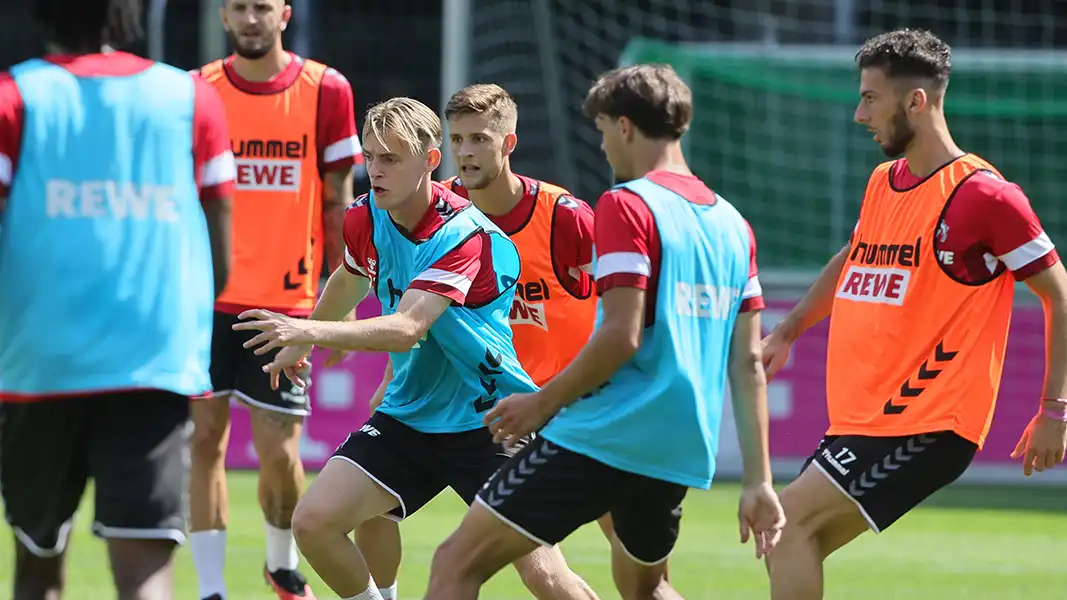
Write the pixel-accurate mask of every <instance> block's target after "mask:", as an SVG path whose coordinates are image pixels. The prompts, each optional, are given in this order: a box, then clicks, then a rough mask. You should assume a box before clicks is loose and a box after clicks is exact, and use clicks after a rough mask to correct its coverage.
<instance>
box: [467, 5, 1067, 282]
mask: <svg viewBox="0 0 1067 600" xmlns="http://www.w3.org/2000/svg"><path fill="white" fill-rule="evenodd" d="M939 4H940V6H941V7H940V8H931V7H929V6H927V7H925V8H922V9H918V8H914V7H912V8H910V9H909V6H910V5H909V3H905V2H891V1H887V0H883V1H874V2H867V3H859V2H854V1H853V0H836V1H835V0H794V1H791V2H785V1H774V2H772V1H766V0H752V1H749V2H729V1H724V0H714V1H713V0H643V1H638V2H634V1H629V0H597V1H588V0H578V1H571V0H471V10H470V29H471V33H472V35H471V37H470V40H471V42H470V55H471V62H470V69H469V74H470V79H471V81H491V82H496V83H499V84H501V85H503V86H504V87H505V88H506V89H508V90H509V92H511V93H512V94H513V95H514V96H515V97H516V99H517V101H518V103H519V107H520V111H519V112H520V115H519V130H518V133H519V138H520V142H519V148H518V150H517V152H516V154H515V158H514V164H515V167H516V169H517V170H519V171H520V172H524V173H528V174H530V175H533V176H537V177H541V178H544V179H548V180H550V181H554V182H557V183H560V184H561V185H564V186H567V187H569V188H571V189H572V191H574V192H575V193H577V194H579V195H581V196H582V197H583V198H585V199H587V200H589V201H593V200H595V199H596V197H597V195H598V194H599V193H600V192H601V191H602V190H603V189H604V188H605V187H606V186H608V185H610V184H611V173H610V171H609V169H608V167H607V165H606V162H605V161H604V159H603V156H602V154H601V151H600V138H599V135H598V133H597V132H596V130H595V129H594V127H593V126H592V124H591V123H589V122H588V121H587V120H586V119H585V118H584V117H583V116H582V115H581V112H580V107H581V101H582V98H583V96H584V93H585V91H586V90H587V88H588V86H589V84H590V82H591V81H592V80H593V79H594V78H595V76H596V75H597V74H598V73H600V72H602V71H604V70H606V69H609V68H612V67H615V66H618V65H621V64H629V63H636V62H667V63H670V64H672V65H674V67H675V68H676V69H677V70H678V71H679V72H680V74H681V75H682V76H683V78H685V79H686V81H687V82H688V83H689V85H690V86H691V87H692V89H693V94H694V100H695V115H694V121H693V125H692V129H691V131H690V132H689V133H688V134H687V136H686V137H685V139H684V143H685V148H686V150H687V155H688V158H689V160H690V165H691V167H692V168H693V170H694V171H695V172H696V173H697V174H698V175H700V176H701V177H703V178H704V179H705V180H706V181H707V182H708V183H709V185H711V186H712V187H713V188H715V189H716V191H718V192H719V193H721V194H722V195H723V196H725V197H726V198H728V199H730V200H731V201H732V202H734V203H735V204H736V205H737V206H738V207H739V208H740V209H741V210H742V212H743V213H744V214H745V215H746V216H747V217H748V218H749V220H750V221H751V222H752V224H753V227H754V228H755V230H756V233H757V236H758V238H759V241H760V261H761V263H762V266H763V268H764V269H767V270H770V271H775V272H785V273H789V272H793V273H802V274H804V277H805V278H808V277H810V275H811V274H812V273H813V272H814V270H816V269H818V268H819V267H820V266H821V265H822V264H823V263H824V262H825V261H826V259H827V258H828V257H829V256H830V254H832V253H833V252H834V251H836V250H837V249H838V248H840V246H841V244H842V243H844V242H845V241H846V240H847V237H848V234H849V232H850V231H851V229H852V226H853V224H854V223H855V219H856V215H857V213H858V210H859V200H860V198H861V195H862V192H863V188H864V185H865V184H866V181H867V177H868V176H869V174H870V172H871V169H872V168H873V167H874V166H875V165H876V164H877V163H878V162H880V161H881V160H884V155H882V154H881V151H880V149H879V148H878V147H877V145H876V144H875V143H874V142H873V141H871V139H870V136H869V134H868V133H867V132H866V130H865V129H864V128H863V127H862V126H859V125H856V124H855V123H853V122H852V114H853V111H854V109H855V106H856V102H857V100H858V95H857V86H858V78H857V74H856V70H855V66H854V63H853V56H854V54H855V52H856V50H857V49H858V47H859V45H860V44H861V43H862V41H863V40H864V39H865V38H866V37H867V36H869V35H873V34H875V33H878V32H880V31H883V30H886V29H891V28H895V27H899V26H914V27H925V28H929V29H931V30H932V31H934V32H935V33H936V34H938V35H940V36H941V37H943V38H944V39H946V41H948V42H949V43H950V44H952V45H953V48H954V53H953V76H952V83H951V85H950V90H949V96H948V100H947V107H946V109H947V114H948V118H949V124H950V126H951V127H952V131H953V134H954V135H955V137H956V140H957V142H958V143H959V144H960V145H961V146H962V147H964V148H965V149H967V150H969V151H972V152H975V153H978V154H980V155H982V156H983V157H985V158H987V159H988V160H990V161H991V162H992V163H993V164H995V165H997V167H998V168H999V169H1001V170H1002V171H1003V172H1004V174H1005V175H1006V176H1007V177H1008V178H1010V179H1012V180H1014V181H1016V182H1017V183H1019V184H1020V185H1022V186H1023V189H1024V190H1026V191H1027V193H1028V194H1029V195H1030V197H1031V199H1032V201H1033V203H1034V205H1035V208H1036V209H1037V210H1038V213H1039V214H1040V215H1041V217H1042V219H1043V220H1044V223H1045V226H1046V228H1047V229H1048V230H1049V233H1050V235H1051V236H1052V237H1053V239H1067V216H1065V214H1064V209H1063V208H1062V204H1063V203H1062V200H1061V198H1062V192H1061V191H1060V190H1062V189H1063V188H1064V184H1067V169H1065V168H1064V166H1063V164H1062V163H1060V162H1059V161H1060V160H1062V159H1063V158H1064V157H1067V52H1062V53H1061V52H1059V51H1057V49H1056V48H1055V47H1054V46H1053V40H1054V39H1057V35H1056V34H1057V32H1058V33H1059V34H1060V35H1058V39H1059V40H1061V41H1062V40H1063V39H1067V38H1065V36H1064V35H1062V34H1063V33H1064V32H1065V31H1067V19H1065V18H1064V17H1055V16H1054V15H1055V11H1053V10H1052V6H1051V4H1052V3H1051V2H1041V1H1035V2H1027V3H1023V2H1018V1H1014V2H1012V1H1004V2H999V3H995V2H982V3H973V2H970V3H964V2H962V0H960V1H958V2H955V3H953V2H950V1H944V2H940V3H939ZM997 4H999V5H1001V8H995V5H997ZM965 5H970V6H974V5H977V6H980V7H984V8H979V9H977V10H975V9H971V8H963V7H964V6H965Z"/></svg>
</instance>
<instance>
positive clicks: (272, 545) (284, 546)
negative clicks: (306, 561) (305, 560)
mask: <svg viewBox="0 0 1067 600" xmlns="http://www.w3.org/2000/svg"><path fill="white" fill-rule="evenodd" d="M265 525H266V526H267V570H268V571H270V572H271V573H273V572H275V571H277V570H278V569H285V570H287V571H295V570H296V567H297V565H299V564H300V555H299V554H297V551H296V540H295V539H293V530H292V529H278V528H277V527H275V526H273V525H271V524H270V523H265Z"/></svg>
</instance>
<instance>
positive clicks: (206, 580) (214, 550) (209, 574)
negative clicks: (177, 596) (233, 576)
mask: <svg viewBox="0 0 1067 600" xmlns="http://www.w3.org/2000/svg"><path fill="white" fill-rule="evenodd" d="M189 550H190V551H191V552H192V553H193V565H194V566H195V567H196V580H197V583H198V584H199V586H200V596H199V597H200V598H208V597H210V596H212V595H214V594H218V595H220V596H222V597H223V598H225V597H226V577H225V575H224V573H225V572H226V530H225V529H211V530H208V531H194V532H192V533H191V534H189Z"/></svg>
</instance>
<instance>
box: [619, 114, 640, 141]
mask: <svg viewBox="0 0 1067 600" xmlns="http://www.w3.org/2000/svg"><path fill="white" fill-rule="evenodd" d="M615 126H616V127H618V128H619V133H621V134H622V139H624V140H626V141H627V142H632V141H634V132H635V131H636V130H635V129H634V122H633V121H631V120H630V118H629V117H623V116H620V117H619V118H618V119H616V120H615Z"/></svg>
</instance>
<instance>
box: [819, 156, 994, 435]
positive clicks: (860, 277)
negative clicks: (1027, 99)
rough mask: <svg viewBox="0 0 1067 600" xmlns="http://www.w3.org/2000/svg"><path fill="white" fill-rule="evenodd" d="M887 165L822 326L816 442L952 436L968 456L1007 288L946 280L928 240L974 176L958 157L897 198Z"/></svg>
mask: <svg viewBox="0 0 1067 600" xmlns="http://www.w3.org/2000/svg"><path fill="white" fill-rule="evenodd" d="M892 165H893V163H892V162H887V163H883V164H881V165H879V166H878V167H877V168H876V169H875V170H874V173H873V174H872V175H871V178H870V181H869V183H868V184H867V191H866V194H865V196H864V201H863V207H862V208H861V210H860V217H859V224H858V226H857V228H856V232H855V233H854V234H853V239H852V245H851V250H850V252H849V256H848V260H847V261H846V262H845V266H844V268H843V269H842V271H841V277H840V279H839V280H838V283H837V291H836V293H835V297H834V303H833V309H832V312H831V315H830V338H829V343H828V347H827V367H826V389H827V403H828V408H829V416H830V428H829V430H828V431H827V434H828V435H867V436H904V435H914V434H918V433H927V432H933V431H941V430H949V431H954V432H955V433H957V434H958V435H960V436H961V437H963V438H966V439H968V440H970V441H972V442H974V443H976V444H977V445H978V446H979V447H981V446H982V444H983V442H984V441H985V436H986V433H987V432H988V431H989V424H990V422H991V420H992V417H993V409H994V407H995V405H996V398H997V391H998V388H999V387H1000V376H1001V371H1002V369H1003V365H1004V353H1005V346H1006V345H1007V339H1008V325H1009V323H1010V321H1011V308H1012V294H1013V290H1014V282H1013V280H1012V279H1011V276H1010V275H1009V274H1006V273H1005V274H1001V275H1000V276H998V277H996V278H995V279H993V280H992V281H990V282H988V283H986V284H984V285H966V284H963V283H959V282H957V281H955V280H953V279H952V278H950V277H949V276H948V275H947V274H945V272H944V271H943V270H942V267H941V266H940V265H939V264H938V262H937V258H936V256H935V253H934V235H935V232H936V231H937V228H938V226H939V222H940V219H941V215H942V214H943V211H944V209H945V207H946V206H947V204H948V203H949V202H951V201H952V197H953V194H954V192H955V190H956V189H957V188H958V187H959V186H960V185H961V184H962V183H963V182H964V181H965V180H966V179H967V178H968V177H970V176H971V175H973V174H975V173H976V172H978V171H988V172H992V173H994V174H996V175H998V176H999V173H997V171H996V170H995V169H994V168H993V167H992V166H991V165H990V164H989V163H987V162H986V161H984V160H982V159H981V158H979V157H977V156H974V155H971V154H968V155H965V156H962V157H960V158H958V159H957V160H955V161H953V162H951V163H949V164H948V165H945V166H944V167H942V168H941V169H939V170H938V171H936V172H934V173H933V174H932V175H930V176H929V177H927V178H926V179H924V180H923V181H921V182H920V183H918V184H917V185H915V186H913V187H911V188H908V189H894V187H893V186H892V183H891V181H890V170H891V168H892Z"/></svg>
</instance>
